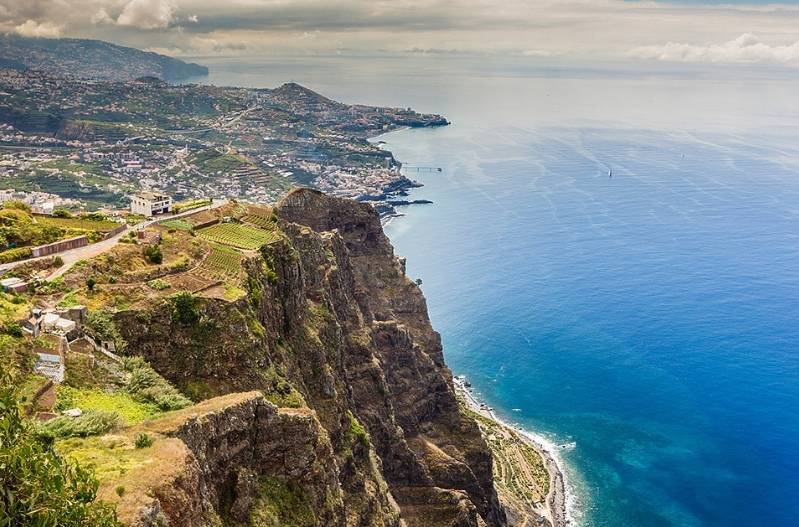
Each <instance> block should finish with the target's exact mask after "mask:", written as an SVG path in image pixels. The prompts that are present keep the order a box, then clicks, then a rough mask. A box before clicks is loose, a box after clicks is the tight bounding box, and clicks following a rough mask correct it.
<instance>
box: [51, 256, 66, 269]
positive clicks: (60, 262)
mask: <svg viewBox="0 0 799 527" xmlns="http://www.w3.org/2000/svg"><path fill="white" fill-rule="evenodd" d="M62 265H64V259H63V258H61V257H60V256H56V257H55V258H53V267H61V266H62Z"/></svg>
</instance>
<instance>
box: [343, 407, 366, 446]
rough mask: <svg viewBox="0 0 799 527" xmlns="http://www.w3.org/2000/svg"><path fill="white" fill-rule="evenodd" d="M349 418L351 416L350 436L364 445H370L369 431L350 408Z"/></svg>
mask: <svg viewBox="0 0 799 527" xmlns="http://www.w3.org/2000/svg"><path fill="white" fill-rule="evenodd" d="M347 418H349V421H350V430H349V433H350V437H351V438H352V439H353V440H355V441H359V442H360V443H361V444H362V445H364V446H366V445H368V444H369V433H368V432H367V431H366V428H364V427H363V425H362V424H361V422H360V421H358V418H357V417H355V416H354V415H353V413H352V412H350V411H349V410H347Z"/></svg>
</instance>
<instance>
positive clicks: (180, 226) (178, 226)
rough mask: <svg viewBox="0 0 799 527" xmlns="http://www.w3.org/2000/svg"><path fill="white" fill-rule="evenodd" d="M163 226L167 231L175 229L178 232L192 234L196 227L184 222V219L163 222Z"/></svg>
mask: <svg viewBox="0 0 799 527" xmlns="http://www.w3.org/2000/svg"><path fill="white" fill-rule="evenodd" d="M161 225H163V226H164V227H166V228H167V229H175V230H178V231H188V232H191V231H193V230H194V225H193V224H192V223H191V222H190V221H187V220H184V219H182V218H175V219H174V220H167V221H162V222H161Z"/></svg>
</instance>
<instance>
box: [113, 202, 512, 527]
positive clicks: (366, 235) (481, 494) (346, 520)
mask: <svg viewBox="0 0 799 527" xmlns="http://www.w3.org/2000/svg"><path fill="white" fill-rule="evenodd" d="M275 212H276V214H277V217H278V218H279V219H278V224H279V227H280V232H281V234H280V236H279V239H278V240H277V241H275V242H273V243H270V244H269V245H266V246H264V247H263V248H262V249H261V251H260V252H259V254H257V255H253V256H251V257H250V258H248V259H247V260H246V261H245V263H244V265H245V268H246V273H247V281H246V289H247V295H246V297H243V298H241V299H240V300H237V301H235V302H228V301H225V300H221V299H213V298H197V299H196V300H195V305H194V306H190V307H189V309H188V311H189V312H188V313H186V310H187V309H186V306H183V308H182V309H183V311H181V312H178V311H177V309H176V306H175V305H174V304H171V303H170V302H163V303H161V304H158V305H154V306H152V307H151V308H149V309H147V310H141V309H139V310H135V311H126V312H121V313H119V314H117V325H118V327H119V328H120V329H121V330H122V332H123V336H124V338H125V339H126V340H127V342H128V350H129V352H131V353H136V354H140V355H142V356H144V357H145V358H146V359H147V360H148V361H150V363H151V364H152V365H153V367H155V368H156V369H157V370H158V371H159V372H160V373H161V374H162V375H164V376H165V377H167V378H168V379H170V380H171V381H173V382H174V383H175V384H176V385H178V386H180V387H182V388H183V389H184V390H185V391H187V392H189V393H192V394H193V395H194V396H195V397H202V398H207V399H211V401H209V402H208V403H204V404H212V401H216V400H219V399H213V397H218V396H221V395H224V394H232V393H235V392H246V391H249V390H258V391H259V393H263V395H264V397H260V396H257V395H255V396H252V397H249V398H247V399H246V401H245V402H244V403H242V402H239V403H237V404H236V405H232V406H225V405H222V406H223V407H221V408H220V407H218V406H215V410H214V412H213V414H212V416H211V414H208V415H205V417H197V416H196V415H195V417H192V418H188V417H187V418H186V420H185V421H182V422H181V423H179V424H177V425H175V424H174V420H175V419H176V418H175V417H170V420H171V421H170V423H171V424H170V426H169V427H167V428H169V430H166V429H163V428H162V429H161V430H160V431H159V433H163V434H165V435H166V436H167V437H172V438H177V439H179V440H180V442H181V444H182V445H184V448H186V449H187V450H188V452H189V453H190V454H189V458H190V459H191V461H190V462H189V463H188V464H187V465H186V466H188V467H191V469H190V470H189V469H186V471H185V475H184V476H181V477H183V478H184V481H187V482H189V483H188V484H186V485H184V486H183V487H185V490H183V491H180V492H183V494H181V495H180V499H177V498H175V499H173V500H172V502H170V498H169V493H168V492H167V491H166V490H162V491H161V493H162V494H163V496H164V499H161V498H160V496H161V495H160V494H158V493H157V492H156V493H155V494H154V495H155V496H156V497H158V499H157V500H156V501H158V506H155V505H153V504H152V503H151V504H150V505H148V507H149V508H143V509H140V510H139V509H137V512H135V513H133V512H132V513H131V514H130V515H129V516H128V518H129V520H130V521H134V522H136V521H138V522H140V523H147V522H150V523H152V522H154V521H155V520H153V518H156V517H158V518H162V519H163V518H165V519H166V520H168V521H169V522H170V524H172V525H195V524H196V525H199V524H200V523H192V522H187V521H185V520H184V519H182V518H183V517H182V516H181V514H183V511H188V510H192V511H201V513H200V512H197V513H196V514H195V513H192V515H191V517H192V518H201V517H202V518H208V517H213V518H215V522H216V520H219V521H221V522H222V523H223V524H228V525H236V524H242V523H247V522H249V523H250V524H252V525H320V526H321V525H325V526H327V525H342V526H344V525H347V526H350V525H352V526H355V525H363V526H371V525H375V526H377V525H380V526H399V525H402V524H403V523H404V524H405V525H407V526H408V527H415V526H420V527H421V526H425V527H435V526H453V527H454V526H463V527H466V526H478V525H486V526H501V525H505V516H504V512H503V511H502V508H501V507H500V505H499V502H498V500H497V496H496V492H495V490H494V487H493V481H492V472H491V471H492V459H491V455H490V453H489V450H488V448H487V447H486V445H485V443H484V442H483V440H482V438H481V436H480V432H479V429H478V427H477V425H476V424H475V423H474V422H473V421H472V420H471V419H469V418H467V417H465V416H464V415H463V414H461V413H460V411H459V409H458V405H457V402H456V399H455V394H454V391H453V388H452V378H451V373H450V372H449V370H448V369H447V367H446V365H445V364H444V360H443V355H442V348H441V342H440V338H439V335H438V334H437V333H436V332H435V331H433V329H432V328H431V326H430V322H429V319H428V316H427V309H426V303H425V300H424V297H423V296H422V293H421V291H420V290H419V288H418V287H417V286H416V285H415V284H414V283H413V282H412V281H411V280H409V279H408V278H407V277H406V276H405V272H404V264H403V263H402V261H401V260H399V259H397V258H396V257H395V255H394V253H393V249H392V247H391V245H390V243H389V241H388V239H387V238H386V236H385V235H384V234H383V231H382V228H381V225H380V221H379V218H378V216H377V214H376V213H375V211H374V210H373V209H372V208H371V207H370V206H368V205H364V204H360V203H357V202H353V201H348V200H342V199H336V198H331V197H328V196H325V195H323V194H321V193H319V192H315V191H311V190H299V191H294V192H292V193H291V194H289V196H288V197H286V198H285V199H284V200H283V202H281V203H280V204H279V205H278V207H277V208H276V210H275ZM278 407H279V408H280V409H278ZM197 411H199V410H195V414H196V412H197ZM153 426H163V425H153ZM270 481H271V482H278V483H279V485H282V486H284V487H286V488H290V489H299V490H298V492H299V493H300V495H301V499H300V498H297V497H296V496H294V497H293V498H285V499H283V500H282V501H289V502H291V500H292V499H295V498H296V499H298V500H299V502H301V504H300V505H298V506H297V507H299V508H300V509H301V510H305V509H304V507H305V508H307V512H308V514H306V515H301V517H297V518H294V517H293V519H292V521H291V522H289V521H288V520H285V519H283V520H281V521H282V522H283V523H281V522H280V521H278V522H277V523H269V522H267V521H265V520H264V521H262V522H261V523H258V522H257V521H255V520H257V519H258V518H263V517H266V516H263V515H264V514H266V512H264V510H268V511H272V512H270V514H272V516H271V517H276V516H275V514H277V513H275V512H274V510H273V508H274V506H273V505H274V504H272V505H268V504H269V503H270V502H269V499H266V498H264V496H265V495H266V496H267V498H268V497H269V496H270V494H269V492H266V491H264V485H267V486H268V483H269V482H270ZM173 487H174V486H172V487H169V488H173ZM183 487H181V486H178V487H176V488H183ZM281 488H282V487H281ZM192 489H196V490H192ZM292 496H293V495H292ZM278 501H281V500H278ZM189 502H192V503H194V505H191V506H190V505H189V504H188V503H189ZM170 503H173V505H170ZM265 503H266V504H267V505H264V504H265ZM175 504H179V506H176V505H175ZM269 507H272V509H270V508H269ZM147 511H150V513H148V512H147ZM153 511H157V512H158V513H159V514H151V513H152V512H153ZM284 512H285V511H284ZM259 515H260V516H259ZM278 516H279V514H278ZM136 518H138V519H136ZM148 518H149V519H148ZM159 521H160V520H159ZM192 521H193V520H192ZM212 523H214V522H212Z"/></svg>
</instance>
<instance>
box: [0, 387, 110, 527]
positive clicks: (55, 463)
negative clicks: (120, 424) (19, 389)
mask: <svg viewBox="0 0 799 527" xmlns="http://www.w3.org/2000/svg"><path fill="white" fill-rule="evenodd" d="M13 386H14V385H13V383H12V382H11V378H10V377H9V376H8V374H7V373H5V372H3V371H0V487H2V489H3V492H0V525H2V526H9V527H11V526H14V527H17V526H18V527H27V526H31V527H34V526H36V527H39V526H41V527H45V526H58V527H90V526H91V527H117V526H119V525H121V524H120V523H119V522H118V521H117V519H116V514H115V513H114V511H113V509H111V508H110V507H109V506H107V505H105V504H102V503H99V502H95V498H96V496H97V488H98V483H97V480H96V479H95V478H94V476H93V474H92V473H91V472H89V471H87V470H85V469H83V468H81V467H80V466H78V465H77V464H75V463H73V462H70V461H67V460H64V459H62V458H61V457H60V456H59V455H58V454H57V453H56V452H55V451H54V450H53V448H52V445H51V442H49V441H47V440H44V439H43V438H42V437H40V436H39V435H37V434H36V432H35V430H34V428H33V427H32V426H31V425H30V424H29V423H27V422H26V421H25V419H24V418H23V417H22V415H21V413H20V410H19V407H18V405H17V400H16V397H17V394H16V393H15V391H14V388H13Z"/></svg>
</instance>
